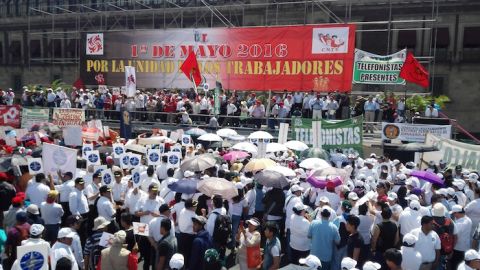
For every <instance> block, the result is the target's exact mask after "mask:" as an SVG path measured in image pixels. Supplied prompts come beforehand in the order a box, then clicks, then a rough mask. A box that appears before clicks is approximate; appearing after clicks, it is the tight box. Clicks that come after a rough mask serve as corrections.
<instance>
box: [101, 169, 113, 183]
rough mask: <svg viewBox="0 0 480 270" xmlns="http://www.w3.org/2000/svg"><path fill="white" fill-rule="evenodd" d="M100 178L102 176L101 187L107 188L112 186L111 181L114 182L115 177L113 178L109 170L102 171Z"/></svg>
mask: <svg viewBox="0 0 480 270" xmlns="http://www.w3.org/2000/svg"><path fill="white" fill-rule="evenodd" d="M101 176H102V184H103V185H105V186H109V187H110V186H112V185H113V181H115V177H114V176H113V173H112V170H110V169H105V170H102V173H101Z"/></svg>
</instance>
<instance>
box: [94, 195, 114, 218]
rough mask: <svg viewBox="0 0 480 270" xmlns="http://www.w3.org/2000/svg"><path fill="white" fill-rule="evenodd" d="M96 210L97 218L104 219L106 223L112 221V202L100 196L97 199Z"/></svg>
mask: <svg viewBox="0 0 480 270" xmlns="http://www.w3.org/2000/svg"><path fill="white" fill-rule="evenodd" d="M97 210H98V216H100V217H104V218H105V219H106V220H108V221H112V220H113V215H115V210H114V209H113V204H112V202H111V201H110V200H109V199H108V198H106V197H104V196H101V197H100V198H99V199H98V202H97Z"/></svg>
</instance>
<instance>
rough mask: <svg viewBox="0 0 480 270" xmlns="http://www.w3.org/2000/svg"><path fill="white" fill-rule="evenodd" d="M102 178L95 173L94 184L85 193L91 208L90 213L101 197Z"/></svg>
mask: <svg viewBox="0 0 480 270" xmlns="http://www.w3.org/2000/svg"><path fill="white" fill-rule="evenodd" d="M101 182H102V178H101V177H100V174H99V173H94V174H93V176H92V183H90V184H89V185H88V186H87V187H86V188H85V189H84V191H83V193H84V194H85V196H87V200H88V205H89V206H90V211H92V207H93V204H94V203H95V200H96V199H97V198H98V196H100V186H101Z"/></svg>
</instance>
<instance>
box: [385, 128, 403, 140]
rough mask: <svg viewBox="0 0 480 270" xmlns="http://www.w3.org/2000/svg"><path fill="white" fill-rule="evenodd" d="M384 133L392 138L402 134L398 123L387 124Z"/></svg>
mask: <svg viewBox="0 0 480 270" xmlns="http://www.w3.org/2000/svg"><path fill="white" fill-rule="evenodd" d="M383 135H385V137H387V138H388V139H390V140H393V139H396V138H398V135H400V129H399V128H398V127H397V126H396V125H391V124H390V125H386V126H385V128H384V129H383Z"/></svg>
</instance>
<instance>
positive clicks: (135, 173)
mask: <svg viewBox="0 0 480 270" xmlns="http://www.w3.org/2000/svg"><path fill="white" fill-rule="evenodd" d="M132 183H133V187H140V184H141V183H142V171H141V170H140V168H135V169H133V170H132Z"/></svg>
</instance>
